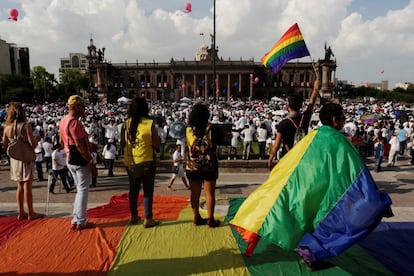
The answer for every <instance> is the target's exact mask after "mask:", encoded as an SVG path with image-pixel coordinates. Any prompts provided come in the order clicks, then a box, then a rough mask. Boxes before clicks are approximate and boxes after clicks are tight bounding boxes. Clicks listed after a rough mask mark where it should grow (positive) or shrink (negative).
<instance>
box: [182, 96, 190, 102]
mask: <svg viewBox="0 0 414 276" xmlns="http://www.w3.org/2000/svg"><path fill="white" fill-rule="evenodd" d="M180 101H181V102H191V101H192V99H190V98H187V97H182V98H181V100H180Z"/></svg>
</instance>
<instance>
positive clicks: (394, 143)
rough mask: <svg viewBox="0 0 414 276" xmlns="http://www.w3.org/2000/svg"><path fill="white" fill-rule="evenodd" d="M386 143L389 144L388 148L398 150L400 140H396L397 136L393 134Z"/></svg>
mask: <svg viewBox="0 0 414 276" xmlns="http://www.w3.org/2000/svg"><path fill="white" fill-rule="evenodd" d="M388 143H389V144H390V150H392V151H399V150H400V141H398V137H397V136H395V135H393V136H391V139H390V141H389V142H388Z"/></svg>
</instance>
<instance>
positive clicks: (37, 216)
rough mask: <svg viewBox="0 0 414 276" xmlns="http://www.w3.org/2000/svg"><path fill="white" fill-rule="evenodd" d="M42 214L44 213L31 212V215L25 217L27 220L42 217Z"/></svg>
mask: <svg viewBox="0 0 414 276" xmlns="http://www.w3.org/2000/svg"><path fill="white" fill-rule="evenodd" d="M44 216H45V215H44V214H38V213H33V214H32V215H29V216H28V217H27V219H28V220H35V219H40V218H43V217H44Z"/></svg>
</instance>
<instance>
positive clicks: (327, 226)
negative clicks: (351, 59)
mask: <svg viewBox="0 0 414 276" xmlns="http://www.w3.org/2000/svg"><path fill="white" fill-rule="evenodd" d="M390 205H391V199H390V197H389V196H388V194H386V193H385V192H380V191H379V190H378V189H377V186H376V184H375V182H374V180H373V178H372V176H371V174H370V172H369V170H368V169H367V168H366V166H365V165H364V163H363V161H362V159H361V157H360V155H359V153H358V151H357V150H356V148H355V147H354V145H353V144H352V143H351V142H350V141H349V140H348V139H347V138H346V137H345V136H344V135H343V134H341V133H340V132H338V131H337V130H335V129H334V128H332V127H330V126H322V127H320V128H318V129H316V130H312V131H311V132H310V133H309V134H308V135H307V136H305V137H304V138H303V139H302V140H301V141H300V142H299V143H298V144H296V145H295V147H293V148H292V150H290V151H289V152H288V154H286V155H285V156H284V157H283V158H282V159H281V160H280V161H279V162H278V164H277V165H276V166H275V167H274V168H273V170H272V172H271V173H270V176H269V178H268V179H267V180H266V181H265V183H263V184H262V185H261V186H260V187H259V188H258V189H257V190H255V191H254V192H253V193H251V194H250V196H249V197H248V198H247V199H246V200H245V201H244V202H243V204H242V205H241V206H240V209H239V210H238V211H237V213H236V215H235V217H234V219H233V220H232V221H230V223H231V224H232V225H233V226H234V227H235V229H236V230H237V231H238V232H239V233H240V234H241V235H242V237H243V239H244V240H245V241H248V242H249V245H248V247H247V250H246V255H247V256H249V255H251V254H252V253H253V251H254V249H255V246H256V245H257V244H258V242H259V240H260V238H263V239H266V240H269V241H271V242H272V243H275V244H276V245H278V246H279V247H282V248H284V249H287V250H293V249H297V250H298V253H299V254H300V255H302V257H304V259H305V260H309V261H313V260H321V259H325V258H329V257H333V256H337V255H338V254H339V253H341V252H343V251H344V250H345V249H347V248H349V247H350V246H351V245H353V244H354V243H356V242H357V241H359V240H361V239H362V238H364V237H365V236H367V235H368V234H369V233H370V232H371V231H372V230H373V229H374V228H375V227H376V226H377V224H378V223H379V222H380V220H381V218H382V217H383V216H391V214H392V212H391V208H390ZM302 248H306V249H307V250H305V251H306V252H303V251H301V249H302Z"/></svg>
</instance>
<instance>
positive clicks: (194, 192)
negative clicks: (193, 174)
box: [190, 180, 207, 225]
mask: <svg viewBox="0 0 414 276" xmlns="http://www.w3.org/2000/svg"><path fill="white" fill-rule="evenodd" d="M201 186H202V182H201V181H191V180H190V190H191V208H192V209H193V214H194V224H195V225H203V224H206V223H207V220H206V219H203V218H202V217H201V216H200V209H199V208H200V195H201Z"/></svg>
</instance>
